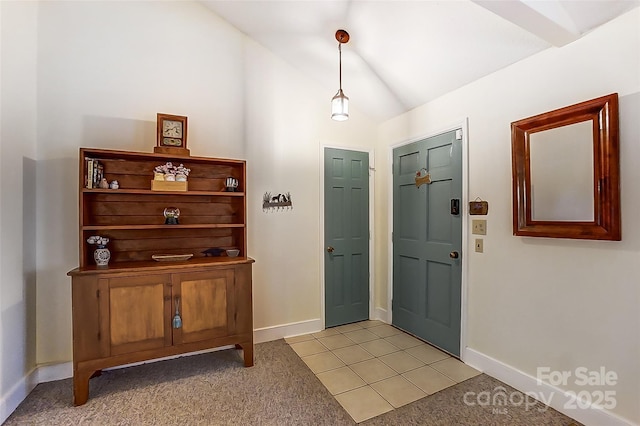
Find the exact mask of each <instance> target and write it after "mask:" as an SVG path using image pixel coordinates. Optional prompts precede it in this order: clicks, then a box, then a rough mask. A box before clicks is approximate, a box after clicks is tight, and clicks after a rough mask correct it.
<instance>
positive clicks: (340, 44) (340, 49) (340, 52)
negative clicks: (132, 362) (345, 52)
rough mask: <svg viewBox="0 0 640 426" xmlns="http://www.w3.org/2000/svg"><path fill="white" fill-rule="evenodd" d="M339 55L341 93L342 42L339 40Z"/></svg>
mask: <svg viewBox="0 0 640 426" xmlns="http://www.w3.org/2000/svg"><path fill="white" fill-rule="evenodd" d="M338 56H340V93H342V43H341V42H338Z"/></svg>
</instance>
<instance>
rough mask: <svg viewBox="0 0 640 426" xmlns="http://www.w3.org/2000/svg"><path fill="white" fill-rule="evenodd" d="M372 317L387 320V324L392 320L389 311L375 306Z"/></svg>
mask: <svg viewBox="0 0 640 426" xmlns="http://www.w3.org/2000/svg"><path fill="white" fill-rule="evenodd" d="M371 319H374V320H379V321H382V322H386V323H387V324H390V323H391V321H389V313H388V312H387V310H386V309H383V308H375V309H374V311H373V312H372V315H371Z"/></svg>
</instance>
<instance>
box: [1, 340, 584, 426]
mask: <svg viewBox="0 0 640 426" xmlns="http://www.w3.org/2000/svg"><path fill="white" fill-rule="evenodd" d="M255 349H256V350H255V354H256V359H255V361H256V363H255V366H254V367H251V368H244V367H243V366H242V363H241V358H240V354H239V352H238V351H236V350H233V349H230V350H225V351H219V352H214V353H210V354H204V355H196V356H191V357H183V358H180V359H175V360H170V361H162V362H157V363H152V364H145V365H141V366H136V367H130V368H124V369H119V370H113V371H108V372H104V373H103V375H102V376H100V377H96V378H94V379H91V391H90V398H89V402H87V404H85V405H83V406H80V407H74V406H73V405H72V403H71V400H72V397H71V380H70V379H66V380H60V381H56V382H50V383H42V384H40V385H38V386H37V387H36V388H35V389H34V391H33V392H32V393H31V394H30V395H29V396H28V397H27V399H26V400H25V401H23V403H22V404H20V406H19V407H18V409H17V410H16V411H15V412H14V413H13V414H12V415H11V417H9V419H7V421H6V422H5V424H6V425H78V424H82V425H177V424H183V425H352V424H354V422H353V420H352V419H351V417H350V416H349V415H348V414H347V412H346V411H344V409H343V408H342V407H341V406H340V404H338V402H337V401H336V400H335V398H334V397H333V396H332V395H331V394H330V393H329V391H327V390H326V389H325V387H324V386H323V385H322V384H321V383H320V381H319V380H318V379H317V378H316V377H315V375H314V374H313V372H312V371H311V370H309V368H308V367H307V366H306V365H305V364H304V362H303V361H302V360H301V359H300V358H299V357H298V355H297V354H296V353H295V352H294V351H293V350H292V349H291V348H290V347H289V346H288V345H287V344H286V343H285V342H284V341H283V340H277V341H275V342H268V343H262V344H259V345H256V348H255ZM497 386H504V387H505V388H506V391H507V392H508V393H510V392H512V391H513V390H512V389H511V388H509V387H508V386H506V385H504V384H503V383H501V382H499V381H497V380H495V379H493V378H491V377H489V376H487V375H484V374H482V375H479V376H476V377H474V378H472V379H469V380H467V381H465V382H462V383H460V384H457V385H454V386H451V387H450V388H447V389H445V390H443V391H440V392H438V393H436V394H434V395H431V396H428V397H426V398H423V399H421V400H419V401H416V402H414V403H411V404H408V405H405V406H403V407H401V408H399V409H397V410H393V411H392V412H389V413H386V414H383V415H381V416H378V417H375V418H373V419H370V420H368V421H366V422H364V423H363V424H366V425H558V426H559V425H564V426H568V425H572V424H574V422H573V421H572V420H571V419H570V418H568V417H566V416H564V415H562V414H560V413H558V412H557V411H554V410H552V409H550V408H549V409H546V407H543V406H541V405H536V406H535V407H531V408H530V409H528V410H525V407H524V405H521V406H505V407H501V409H502V410H501V411H500V412H492V407H490V406H480V405H474V406H468V405H467V404H465V402H464V395H465V393H467V392H476V393H479V392H482V391H488V392H492V391H493V390H494V389H495V388H496V387H497ZM467 400H468V398H467Z"/></svg>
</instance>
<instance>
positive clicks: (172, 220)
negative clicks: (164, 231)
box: [164, 207, 180, 225]
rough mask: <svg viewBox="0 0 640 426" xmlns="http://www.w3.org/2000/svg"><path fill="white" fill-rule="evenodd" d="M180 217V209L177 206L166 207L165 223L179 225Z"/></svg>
mask: <svg viewBox="0 0 640 426" xmlns="http://www.w3.org/2000/svg"><path fill="white" fill-rule="evenodd" d="M178 217H180V209H179V208H177V207H167V208H165V209H164V218H165V219H164V224H165V225H178Z"/></svg>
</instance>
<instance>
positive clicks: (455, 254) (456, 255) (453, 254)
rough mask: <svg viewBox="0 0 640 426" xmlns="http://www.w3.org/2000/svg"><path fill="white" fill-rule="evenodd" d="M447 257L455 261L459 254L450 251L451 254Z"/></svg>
mask: <svg viewBox="0 0 640 426" xmlns="http://www.w3.org/2000/svg"><path fill="white" fill-rule="evenodd" d="M449 257H450V258H452V259H457V258H458V257H460V254H459V253H458V252H457V251H452V252H451V253H449Z"/></svg>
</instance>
